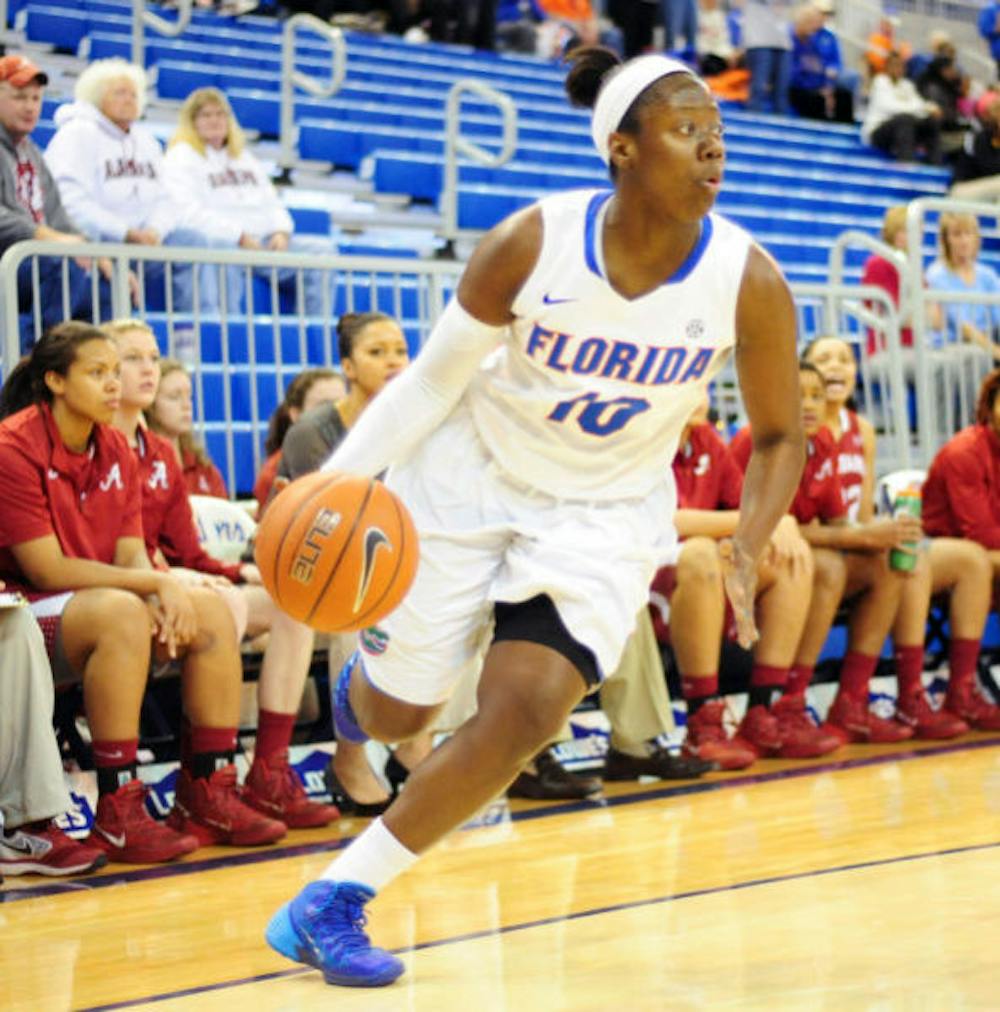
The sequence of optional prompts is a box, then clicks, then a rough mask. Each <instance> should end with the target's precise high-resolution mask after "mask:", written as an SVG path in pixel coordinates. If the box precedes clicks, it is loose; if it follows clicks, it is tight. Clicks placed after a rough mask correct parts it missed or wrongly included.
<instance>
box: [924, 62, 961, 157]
mask: <svg viewBox="0 0 1000 1012" xmlns="http://www.w3.org/2000/svg"><path fill="white" fill-rule="evenodd" d="M955 57H956V53H955V47H954V46H953V45H952V44H951V43H947V44H946V45H944V46H943V47H942V48H941V49H940V51H939V52H938V53H937V54H936V55H935V56H934V57H933V58H932V59H931V61H930V62H929V63H928V64H927V66H926V67H925V68H924V70H923V71H922V72H921V74H920V75H919V76H918V77H917V78H916V84H917V91H918V92H919V93H920V95H921V96H923V98H925V99H926V100H927V101H928V102H933V103H934V105H936V106H937V107H938V108H939V109H940V110H941V134H942V137H941V141H942V148H943V150H944V152H945V153H946V154H947V155H949V156H950V155H953V154H954V153H955V152H958V151H961V150H962V146H963V144H964V142H965V135H966V133H967V132H968V130H969V128H970V123H969V121H968V120H967V119H966V118H965V116H964V115H963V113H962V108H961V107H962V104H963V99H964V98H965V97H966V96H967V95H968V93H969V83H970V82H969V78H968V77H967V76H966V75H965V74H963V73H962V71H961V69H960V68H959V66H958V63H957V62H956V58H955Z"/></svg>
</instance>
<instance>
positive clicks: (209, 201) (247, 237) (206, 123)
mask: <svg viewBox="0 0 1000 1012" xmlns="http://www.w3.org/2000/svg"><path fill="white" fill-rule="evenodd" d="M163 171H164V181H165V182H166V186H167V189H168V191H169V192H170V195H171V197H172V198H173V200H174V202H175V203H176V204H177V205H178V206H179V207H181V208H183V210H184V213H185V214H186V215H187V216H188V217H189V218H190V219H191V220H196V221H197V222H198V224H199V227H200V228H202V229H203V230H204V231H205V233H206V234H207V235H208V236H209V238H210V240H211V241H212V244H213V245H221V246H242V247H243V248H244V249H266V250H272V251H283V250H292V251H294V252H297V253H332V252H334V248H333V245H332V243H331V241H330V239H329V238H323V237H321V236H297V235H294V234H293V223H292V217H291V215H290V214H289V213H288V209H287V208H286V207H285V205H284V204H283V203H282V201H281V198H280V197H279V196H278V192H277V190H276V189H275V188H274V184H273V183H272V182H271V180H270V178H269V177H268V174H267V172H266V171H265V169H264V166H263V165H261V163H260V161H259V160H258V159H257V157H256V156H255V155H254V154H253V153H252V152H251V151H250V150H249V148H248V147H247V145H246V139H245V137H244V135H243V131H242V129H241V128H240V124H239V122H238V121H237V119H236V116H235V115H234V114H233V110H232V107H231V106H230V105H229V101H228V99H227V98H226V96H225V95H224V94H223V93H222V92H221V91H219V90H218V89H217V88H198V89H197V90H196V91H193V92H191V94H190V95H188V97H187V98H186V99H185V101H184V104H183V105H182V106H181V111H180V116H179V120H178V126H177V132H176V133H175V134H174V136H173V137H172V138H171V139H170V143H169V144H168V145H167V154H166V158H165V159H164V164H163ZM259 270H260V272H261V273H262V275H263V276H264V277H266V278H269V277H270V268H266V267H265V268H260V269H259ZM298 274H299V272H298V271H296V270H294V269H292V268H282V269H281V270H279V273H278V278H279V285H280V286H281V287H283V288H287V289H289V290H290V292H291V294H292V297H293V299H294V301H295V303H296V305H297V304H298V294H297V288H298V281H297V276H298ZM301 274H302V285H301V287H302V298H303V307H304V309H305V312H306V315H308V316H320V315H325V316H329V315H330V313H331V312H332V301H330V302H328V303H327V306H326V308H325V310H324V307H323V277H324V272H322V271H319V270H304V271H302V272H301ZM245 280H246V272H245V271H244V270H243V268H239V267H235V268H231V269H230V271H229V299H230V304H231V305H239V301H238V300H239V299H241V298H242V296H243V294H244V293H243V289H244V287H245Z"/></svg>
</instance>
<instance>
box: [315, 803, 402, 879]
mask: <svg viewBox="0 0 1000 1012" xmlns="http://www.w3.org/2000/svg"><path fill="white" fill-rule="evenodd" d="M419 856H420V855H419V854H414V853H413V851H411V850H407V848H406V847H404V846H403V845H402V844H401V843H400V842H399V840H397V839H396V837H394V836H393V835H392V833H390V832H389V830H388V829H386V826H385V823H384V822H383V821H382V820H381V819H376V820H375V821H374V822H373V823H372V824H371V825H370V826H369V827H368V828H367V829H366V830H365V831H364V832H363V833H362V834H361V835H360V836H359V837H358V838H357V839H356V840H354V841H353V843H350V844H349V845H348V846H347V849H346V850H345V851H344V852H343V853H342V854H341V855H340V856H339V857H338V858H337V859H336V860H335V861H333V862H331V864H330V865H329V867H327V869H326V871H324V872H323V874H322V875H320V878H321V879H331V880H333V881H335V882H360V883H361V884H362V885H366V886H368V888H369V889H371V890H372V891H373V892H378V891H379V890H380V889H382V888H384V887H385V886H387V885H388V884H389V883H390V882H391V881H392V880H393V879H394V878H395V877H396V876H397V875H402V874H403V872H404V871H406V869H407V868H409V867H410V866H411V865H412V864H413V863H414V862H415V861H416V860H417V858H418V857H419Z"/></svg>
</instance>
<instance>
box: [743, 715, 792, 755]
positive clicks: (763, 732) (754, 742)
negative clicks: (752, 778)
mask: <svg viewBox="0 0 1000 1012" xmlns="http://www.w3.org/2000/svg"><path fill="white" fill-rule="evenodd" d="M733 740H734V741H739V742H742V743H743V744H745V745H747V746H748V747H749V748H751V749H753V753H754V755H756V756H758V757H760V756H767V755H777V753H778V749H780V748H781V732H780V731H779V729H778V721H777V720H776V719H775V718H774V716H773V715H772V714H771V711H770V710H769V709H768V708H767V707H766V706H762V705H761V704H759V703H758V704H757V706H751V707H750V709H749V710H747V712H746V714H745V715H744V717H743V719H742V720H741V721H740V726H739V727H738V728H737V729H736V734H735V736H734V738H733Z"/></svg>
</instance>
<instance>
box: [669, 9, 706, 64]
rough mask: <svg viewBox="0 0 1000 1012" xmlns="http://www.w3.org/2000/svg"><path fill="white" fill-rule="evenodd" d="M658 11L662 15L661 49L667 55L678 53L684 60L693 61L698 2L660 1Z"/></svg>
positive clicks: (696, 36) (696, 33)
mask: <svg viewBox="0 0 1000 1012" xmlns="http://www.w3.org/2000/svg"><path fill="white" fill-rule="evenodd" d="M660 10H661V11H662V13H663V48H664V49H665V50H666V51H667V52H668V53H670V52H678V53H680V54H681V55H682V56H683V57H684V59H693V58H694V56H695V40H696V39H697V38H698V0H660ZM681 39H683V40H684V44H683V45H681Z"/></svg>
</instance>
